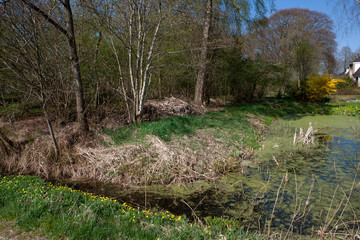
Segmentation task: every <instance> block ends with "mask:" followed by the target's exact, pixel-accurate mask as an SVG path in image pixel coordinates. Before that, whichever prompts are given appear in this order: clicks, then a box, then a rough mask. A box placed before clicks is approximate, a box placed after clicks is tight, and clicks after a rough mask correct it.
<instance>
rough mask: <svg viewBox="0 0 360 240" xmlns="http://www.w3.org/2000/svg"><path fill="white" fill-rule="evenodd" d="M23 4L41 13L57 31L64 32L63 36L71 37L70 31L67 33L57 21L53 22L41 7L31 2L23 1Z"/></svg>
mask: <svg viewBox="0 0 360 240" xmlns="http://www.w3.org/2000/svg"><path fill="white" fill-rule="evenodd" d="M21 1H22V2H23V3H25V4H26V5H28V6H29V7H30V8H31V9H33V10H35V11H36V12H38V13H40V14H41V15H42V16H43V17H44V18H45V19H46V21H48V22H49V23H51V24H52V25H53V26H54V27H55V28H56V29H57V30H59V31H60V32H62V33H63V34H65V35H66V36H67V37H68V36H69V33H68V31H66V30H65V29H64V28H63V27H62V26H61V25H60V24H59V23H57V22H56V21H55V20H53V19H52V18H51V17H50V16H49V15H48V14H47V13H45V12H44V11H43V10H41V9H40V8H39V7H37V6H36V5H34V4H33V3H32V2H30V1H29V0H21Z"/></svg>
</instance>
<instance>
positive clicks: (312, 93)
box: [306, 74, 344, 102]
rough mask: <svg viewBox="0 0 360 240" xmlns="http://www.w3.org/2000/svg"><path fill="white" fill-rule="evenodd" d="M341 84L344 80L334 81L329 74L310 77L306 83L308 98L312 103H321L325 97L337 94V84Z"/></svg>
mask: <svg viewBox="0 0 360 240" xmlns="http://www.w3.org/2000/svg"><path fill="white" fill-rule="evenodd" d="M339 82H344V80H341V79H334V78H332V77H331V76H330V75H329V74H324V75H322V76H316V75H310V76H309V78H308V80H307V82H306V83H307V89H306V96H307V98H308V99H309V101H310V102H321V101H322V99H323V97H324V96H326V95H329V94H334V93H336V84H337V83H339Z"/></svg>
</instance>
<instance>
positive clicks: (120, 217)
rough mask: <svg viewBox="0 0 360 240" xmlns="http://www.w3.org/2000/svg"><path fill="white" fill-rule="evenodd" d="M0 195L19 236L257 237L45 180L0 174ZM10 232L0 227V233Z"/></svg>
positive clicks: (0, 211) (222, 223)
mask: <svg viewBox="0 0 360 240" xmlns="http://www.w3.org/2000/svg"><path fill="white" fill-rule="evenodd" d="M0 196H1V197H0V216H1V218H2V219H6V220H7V224H6V226H7V228H8V229H9V228H10V229H11V224H10V223H9V221H10V222H13V223H16V226H17V227H19V228H20V229H21V230H22V231H23V232H27V231H30V233H28V234H22V236H25V238H26V236H44V237H43V239H64V238H65V239H86V240H90V239H94V240H95V239H96V240H97V239H260V238H259V237H258V236H256V235H253V234H247V233H245V232H244V231H243V230H241V229H238V228H236V222H232V221H231V220H224V219H212V220H211V219H209V220H208V222H203V223H202V222H198V223H197V224H195V223H191V222H190V221H189V220H188V219H186V217H184V216H175V215H173V214H171V213H169V212H167V211H165V212H161V211H149V210H146V209H145V210H144V209H139V208H133V207H131V206H128V205H127V204H126V203H119V202H117V201H116V200H113V199H110V198H108V197H104V196H97V195H93V194H91V193H85V192H81V191H77V190H73V189H71V188H68V187H63V186H57V185H52V184H51V183H45V182H44V181H43V180H41V179H39V178H38V177H31V176H3V177H1V180H0ZM9 225H10V226H9ZM34 230H36V232H31V231H34ZM9 232H10V233H9ZM11 233H13V231H11V230H9V231H5V230H4V231H0V237H9V236H10V235H9V234H11ZM3 234H4V235H3ZM5 234H7V235H5ZM45 236H46V237H45ZM12 239H18V238H12ZM19 239H20V238H19ZM39 239H41V238H39Z"/></svg>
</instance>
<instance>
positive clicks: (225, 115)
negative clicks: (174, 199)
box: [104, 99, 359, 147]
mask: <svg viewBox="0 0 360 240" xmlns="http://www.w3.org/2000/svg"><path fill="white" fill-rule="evenodd" d="M355 105H356V104H354V106H355ZM345 106H348V104H346V105H345ZM339 108H340V109H343V106H342V105H340V104H337V105H331V104H314V103H307V102H295V101H291V100H276V99H271V100H268V101H265V102H263V103H253V104H237V105H232V106H229V107H225V108H224V110H220V111H216V112H208V113H206V114H205V115H202V116H184V117H172V118H166V119H161V120H159V121H155V122H141V123H134V124H132V125H130V126H122V127H120V128H118V129H116V130H111V129H105V130H104V133H105V134H107V135H109V136H110V137H111V139H112V140H113V142H114V143H115V145H121V144H123V143H126V142H136V141H139V140H141V139H143V138H144V136H145V135H155V136H157V137H159V138H160V139H162V140H164V141H171V140H172V138H174V137H182V136H184V135H186V136H191V135H193V134H194V133H195V132H196V130H199V129H212V130H214V133H216V132H217V131H218V129H221V130H223V131H225V132H229V133H240V132H239V130H243V131H242V132H241V135H244V131H245V135H247V137H246V139H248V144H250V146H251V147H257V144H256V142H257V140H258V137H259V136H256V133H255V131H254V129H252V128H251V126H250V121H251V120H250V119H249V116H248V115H249V114H252V115H257V116H262V118H263V120H264V124H265V125H269V124H270V123H271V121H272V120H274V119H275V118H277V117H281V116H284V115H287V114H340V112H339V110H338V109H339ZM355 109H356V108H355ZM355 115H356V114H355ZM357 115H359V114H358V113H357ZM249 136H250V137H249Z"/></svg>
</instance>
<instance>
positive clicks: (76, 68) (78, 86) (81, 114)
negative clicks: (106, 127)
mask: <svg viewBox="0 0 360 240" xmlns="http://www.w3.org/2000/svg"><path fill="white" fill-rule="evenodd" d="M22 2H23V3H25V4H26V5H28V6H29V7H30V8H32V9H33V10H35V11H36V12H38V13H39V14H41V15H42V16H43V17H44V18H45V19H46V21H48V22H49V23H51V24H52V25H53V26H54V27H55V28H56V29H57V30H59V31H60V32H61V33H63V34H64V35H65V36H66V38H67V39H68V44H69V53H70V62H71V70H72V72H73V74H74V83H75V84H74V85H75V96H76V113H77V121H78V122H79V124H80V130H81V132H82V133H83V134H85V133H86V132H88V131H89V125H88V122H87V119H86V116H85V103H84V94H83V87H82V80H81V74H80V64H79V58H78V55H77V50H76V41H75V34H74V21H73V14H72V11H71V6H70V0H64V1H62V4H63V5H64V8H65V10H66V17H67V21H68V22H67V24H68V29H64V28H63V27H62V26H61V25H60V24H59V23H58V22H56V21H55V20H54V19H52V18H51V17H50V16H49V15H48V14H47V13H45V12H44V11H43V10H42V9H40V8H39V7H37V6H36V5H34V4H33V3H32V2H30V1H29V0H22Z"/></svg>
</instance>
